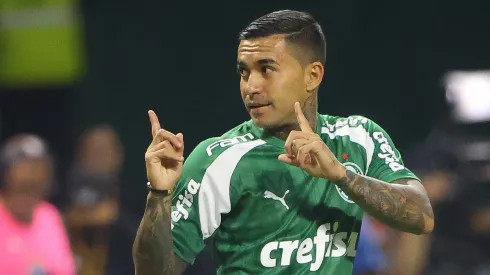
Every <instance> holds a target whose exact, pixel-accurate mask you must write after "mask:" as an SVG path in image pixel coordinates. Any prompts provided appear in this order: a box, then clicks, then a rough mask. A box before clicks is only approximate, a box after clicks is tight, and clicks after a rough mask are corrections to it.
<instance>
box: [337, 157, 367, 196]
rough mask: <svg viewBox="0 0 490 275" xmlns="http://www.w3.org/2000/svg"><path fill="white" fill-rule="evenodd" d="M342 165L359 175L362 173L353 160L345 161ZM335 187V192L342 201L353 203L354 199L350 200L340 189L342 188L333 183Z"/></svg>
mask: <svg viewBox="0 0 490 275" xmlns="http://www.w3.org/2000/svg"><path fill="white" fill-rule="evenodd" d="M343 165H344V166H345V168H346V169H347V170H349V171H351V172H354V173H356V174H359V175H364V173H363V172H362V169H361V167H359V165H357V164H355V163H353V162H345V163H343ZM335 189H337V192H338V193H339V195H340V197H341V198H342V199H344V201H346V202H348V203H354V201H352V200H351V199H350V198H349V196H347V194H346V193H345V192H344V191H342V189H340V188H339V187H338V186H337V185H335Z"/></svg>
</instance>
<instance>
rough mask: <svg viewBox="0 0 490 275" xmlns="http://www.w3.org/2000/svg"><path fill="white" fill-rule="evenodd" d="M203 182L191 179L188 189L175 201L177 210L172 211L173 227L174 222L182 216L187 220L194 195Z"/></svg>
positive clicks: (172, 226)
mask: <svg viewBox="0 0 490 275" xmlns="http://www.w3.org/2000/svg"><path fill="white" fill-rule="evenodd" d="M200 187H201V184H200V183H199V182H196V181H194V180H192V179H191V180H190V181H189V183H188V184H187V189H186V190H184V193H183V194H180V195H179V197H178V198H179V200H178V201H177V202H176V203H175V208H176V209H175V210H174V211H172V214H171V217H172V225H171V229H174V223H176V222H178V221H179V220H180V219H181V218H183V219H184V220H187V218H189V211H187V209H189V208H191V207H192V203H193V202H194V195H195V194H197V192H198V191H199V188H200Z"/></svg>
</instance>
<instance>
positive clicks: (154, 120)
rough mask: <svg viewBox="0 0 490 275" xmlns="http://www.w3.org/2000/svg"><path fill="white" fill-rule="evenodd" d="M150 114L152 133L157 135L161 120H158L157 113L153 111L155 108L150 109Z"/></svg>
mask: <svg viewBox="0 0 490 275" xmlns="http://www.w3.org/2000/svg"><path fill="white" fill-rule="evenodd" d="M148 116H149V117H150V123H151V135H152V136H153V137H155V135H156V134H157V133H158V131H160V129H161V127H160V121H158V117H157V114H155V112H153V110H149V111H148Z"/></svg>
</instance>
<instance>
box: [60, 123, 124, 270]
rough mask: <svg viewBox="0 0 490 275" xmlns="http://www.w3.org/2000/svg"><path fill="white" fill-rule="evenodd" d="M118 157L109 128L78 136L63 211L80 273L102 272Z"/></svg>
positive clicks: (115, 205) (114, 210)
mask: <svg viewBox="0 0 490 275" xmlns="http://www.w3.org/2000/svg"><path fill="white" fill-rule="evenodd" d="M122 160H123V152H122V146H121V143H120V140H119V137H118V135H117V133H116V132H115V131H114V129H113V128H112V127H110V126H107V125H101V126H96V127H93V128H91V129H88V130H87V131H86V132H85V133H84V134H83V135H82V137H81V139H80V144H79V147H78V149H77V154H76V160H75V162H74V163H73V165H72V168H71V170H70V175H69V178H68V182H67V185H68V186H67V189H68V202H67V205H66V211H65V215H66V220H67V225H68V228H69V233H70V237H71V241H72V247H73V251H74V253H75V255H76V259H77V265H78V269H79V273H78V274H80V275H97V274H105V272H106V268H107V263H108V251H109V242H110V240H111V230H112V226H113V225H114V224H115V222H116V221H117V219H118V217H119V169H120V167H121V163H122Z"/></svg>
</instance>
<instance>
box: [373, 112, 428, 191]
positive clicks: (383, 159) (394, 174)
mask: <svg viewBox="0 0 490 275" xmlns="http://www.w3.org/2000/svg"><path fill="white" fill-rule="evenodd" d="M367 128H368V132H369V138H370V139H371V144H373V150H372V153H371V152H368V158H367V159H368V162H369V163H368V164H369V166H368V171H367V176H369V177H372V178H376V179H379V180H382V181H385V182H393V181H395V180H398V179H402V178H413V179H416V180H419V179H418V178H417V176H415V174H414V173H412V171H410V170H409V169H408V168H407V167H405V165H404V163H403V159H402V156H401V154H400V152H399V151H398V150H397V149H396V147H395V144H394V143H393V141H392V140H391V138H390V136H389V135H388V133H387V132H386V131H385V130H384V129H383V128H381V126H379V125H378V124H376V123H375V122H373V121H371V120H369V121H368V123H367ZM369 154H371V156H369Z"/></svg>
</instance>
